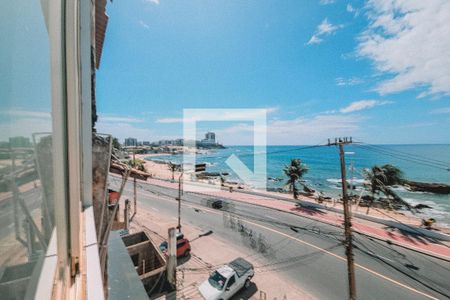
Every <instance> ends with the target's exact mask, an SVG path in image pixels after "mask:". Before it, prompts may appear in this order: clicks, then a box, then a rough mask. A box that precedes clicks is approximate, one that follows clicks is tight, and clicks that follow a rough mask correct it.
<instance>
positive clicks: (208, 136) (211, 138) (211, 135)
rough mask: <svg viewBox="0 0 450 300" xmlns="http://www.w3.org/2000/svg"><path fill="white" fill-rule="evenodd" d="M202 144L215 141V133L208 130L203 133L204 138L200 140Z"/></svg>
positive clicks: (209, 143) (210, 143)
mask: <svg viewBox="0 0 450 300" xmlns="http://www.w3.org/2000/svg"><path fill="white" fill-rule="evenodd" d="M201 143H202V144H207V145H212V144H215V143H216V134H215V133H214V132H210V131H208V132H207V133H206V134H205V138H204V139H203V140H202V141H201Z"/></svg>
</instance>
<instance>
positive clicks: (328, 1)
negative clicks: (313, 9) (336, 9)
mask: <svg viewBox="0 0 450 300" xmlns="http://www.w3.org/2000/svg"><path fill="white" fill-rule="evenodd" d="M334 2H336V0H320V2H319V3H320V5H328V4H333V3H334Z"/></svg>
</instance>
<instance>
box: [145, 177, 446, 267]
mask: <svg viewBox="0 0 450 300" xmlns="http://www.w3.org/2000/svg"><path fill="white" fill-rule="evenodd" d="M142 182H143V183H146V184H148V185H153V186H157V187H159V188H168V189H172V190H176V188H171V187H165V186H160V185H157V184H152V183H149V182H147V181H142ZM186 193H191V194H198V195H203V196H211V195H208V194H204V193H200V192H186ZM257 196H262V195H257ZM211 197H212V196H211ZM214 197H216V198H219V199H222V200H225V201H237V202H240V203H245V204H248V205H255V206H259V207H264V208H267V209H273V210H276V211H279V212H283V213H288V214H292V215H295V216H297V217H303V218H307V219H310V220H314V221H317V222H320V223H323V224H327V225H331V226H334V227H338V228H343V226H342V225H338V224H335V223H331V222H328V221H325V220H321V219H316V218H313V217H310V216H305V215H300V214H297V213H294V212H291V211H286V210H283V209H278V208H274V207H269V206H266V205H262V204H257V203H248V202H245V201H241V200H230V199H228V198H224V197H220V196H214ZM265 197H267V196H265ZM267 198H269V197H267ZM280 200H281V199H280ZM288 202H289V201H288ZM324 209H326V208H324ZM352 230H353V231H354V232H356V233H358V234H361V235H364V236H367V237H371V238H374V239H377V240H379V241H383V242H386V243H389V244H393V245H396V246H399V247H402V248H405V249H408V250H412V251H414V252H417V253H421V254H424V255H428V256H431V257H434V258H437V259H441V260H444V261H447V262H450V257H448V256H445V255H440V254H437V253H434V252H431V251H428V250H423V249H419V248H416V247H414V246H409V245H406V244H404V243H400V242H397V241H393V240H390V239H385V238H382V237H379V236H377V235H371V234H368V233H365V232H361V231H359V230H355V229H352Z"/></svg>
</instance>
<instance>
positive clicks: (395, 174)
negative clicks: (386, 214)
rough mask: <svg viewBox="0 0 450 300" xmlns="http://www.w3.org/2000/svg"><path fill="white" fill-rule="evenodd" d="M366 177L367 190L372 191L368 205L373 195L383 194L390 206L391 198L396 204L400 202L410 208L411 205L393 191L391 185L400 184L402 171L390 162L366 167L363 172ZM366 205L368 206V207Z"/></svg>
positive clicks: (373, 197)
mask: <svg viewBox="0 0 450 300" xmlns="http://www.w3.org/2000/svg"><path fill="white" fill-rule="evenodd" d="M364 173H365V174H364V175H365V177H366V179H367V180H368V181H369V190H370V192H371V193H372V200H371V201H370V204H369V207H370V206H371V205H372V203H373V201H374V200H375V195H379V194H380V193H381V194H384V195H385V196H386V198H387V199H388V201H389V206H390V208H392V203H391V200H393V202H394V203H396V204H401V205H404V206H406V207H407V208H408V209H411V208H412V207H411V205H410V204H409V203H408V202H406V201H405V200H403V199H402V198H401V197H400V196H398V195H397V193H395V192H394V191H393V190H392V188H391V186H393V185H398V184H402V182H403V172H402V171H401V170H400V169H399V168H397V167H395V166H393V165H390V164H386V165H383V166H381V167H380V166H373V167H372V168H371V169H367V170H365V172H364ZM369 207H368V208H369Z"/></svg>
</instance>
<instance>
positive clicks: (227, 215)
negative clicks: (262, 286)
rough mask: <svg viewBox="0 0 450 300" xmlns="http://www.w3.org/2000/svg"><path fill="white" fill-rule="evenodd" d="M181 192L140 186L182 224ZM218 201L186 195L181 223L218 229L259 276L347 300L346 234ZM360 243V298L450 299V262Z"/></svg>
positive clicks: (148, 204)
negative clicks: (273, 275)
mask: <svg viewBox="0 0 450 300" xmlns="http://www.w3.org/2000/svg"><path fill="white" fill-rule="evenodd" d="M111 179H112V180H111V186H117V184H118V183H119V181H118V180H117V179H116V178H114V177H112V178H111ZM132 191H133V189H132V184H131V183H129V184H127V186H126V188H125V190H124V195H125V197H127V198H129V199H132ZM177 193H178V192H177V191H176V190H173V189H168V188H163V187H159V186H156V185H151V184H148V183H143V182H138V207H139V206H142V207H145V208H147V209H153V210H155V211H160V212H161V213H164V214H166V215H171V216H173V219H174V226H176V217H177V202H176V200H175V196H176V195H177ZM215 200H217V199H216V198H214V197H211V196H203V195H199V194H194V193H184V195H183V197H182V213H181V216H182V224H183V223H185V224H188V223H189V224H192V225H195V226H197V227H200V228H202V229H203V230H204V231H205V232H207V231H209V230H212V231H213V234H215V235H217V236H220V238H222V239H224V240H227V241H229V242H230V245H233V246H232V247H240V248H242V249H244V250H245V252H246V253H248V256H249V257H253V258H255V259H258V261H259V262H260V264H259V267H258V268H257V270H256V271H257V273H258V272H280V273H282V274H283V275H285V276H286V277H287V278H290V280H291V281H292V283H294V284H295V285H297V286H298V287H299V288H300V289H303V290H306V291H308V292H309V293H310V294H312V295H314V296H316V297H317V298H318V299H346V298H347V269H346V260H345V251H344V246H343V245H342V239H343V232H342V229H340V228H337V227H335V226H331V225H327V224H324V223H321V222H318V221H313V220H311V219H308V218H304V217H300V216H296V215H292V214H289V213H284V212H280V211H277V210H273V209H268V208H264V207H260V206H256V205H250V204H246V203H242V202H233V201H229V200H226V199H221V200H223V201H224V206H223V208H222V209H214V208H212V207H211V203H212V202H213V201H215ZM316 213H319V214H320V212H316ZM190 238H194V237H190ZM354 241H355V250H354V254H355V263H356V268H355V269H356V284H357V287H356V288H357V295H358V298H359V299H450V279H449V278H450V262H447V261H444V260H440V259H437V258H433V257H430V256H427V255H425V254H422V253H418V252H415V251H413V250H409V249H405V248H402V247H398V246H395V245H391V244H388V243H386V242H383V241H378V240H376V239H372V238H370V237H367V236H365V235H360V234H355V235H354ZM221 251H224V250H223V249H218V255H220V252H221ZM224 263H225V262H224ZM256 276H257V275H256Z"/></svg>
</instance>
